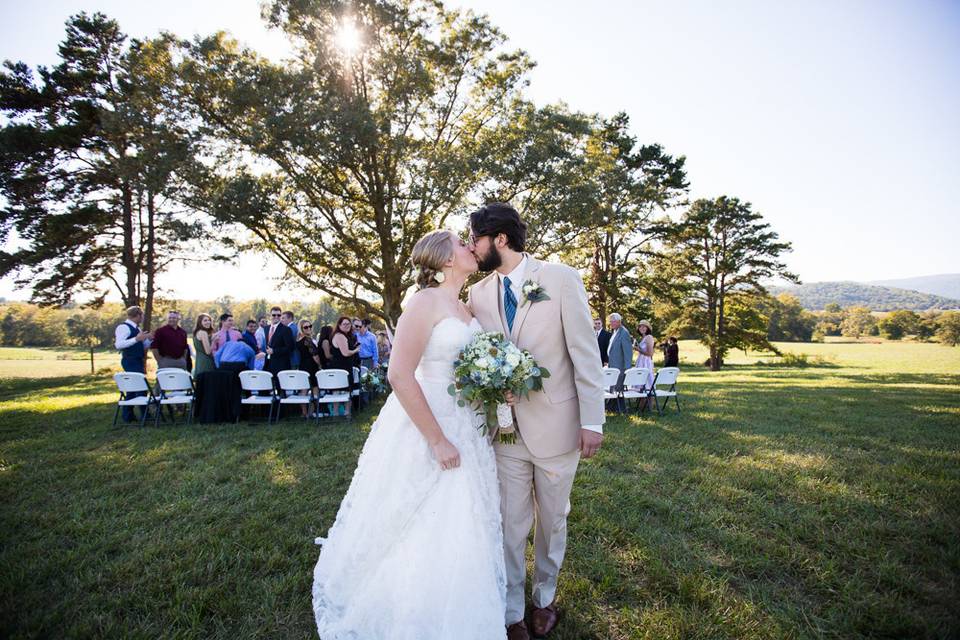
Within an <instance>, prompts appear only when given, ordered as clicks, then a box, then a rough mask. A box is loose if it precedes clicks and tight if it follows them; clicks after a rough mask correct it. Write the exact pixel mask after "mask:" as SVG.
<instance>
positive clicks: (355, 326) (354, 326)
mask: <svg viewBox="0 0 960 640" xmlns="http://www.w3.org/2000/svg"><path fill="white" fill-rule="evenodd" d="M361 327H363V325H362V324H355V325H353V328H354V329H360V328H361Z"/></svg>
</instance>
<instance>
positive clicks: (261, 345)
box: [256, 316, 270, 353]
mask: <svg viewBox="0 0 960 640" xmlns="http://www.w3.org/2000/svg"><path fill="white" fill-rule="evenodd" d="M257 324H258V325H259V326H258V327H257V331H256V336H257V348H258V349H259V350H260V351H263V352H264V353H266V351H267V329H269V328H270V321H269V320H268V319H267V318H266V316H260V317H259V318H257Z"/></svg>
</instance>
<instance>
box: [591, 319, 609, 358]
mask: <svg viewBox="0 0 960 640" xmlns="http://www.w3.org/2000/svg"><path fill="white" fill-rule="evenodd" d="M593 331H594V333H596V334H597V347H599V348H600V363H601V364H602V365H603V366H607V362H609V361H610V357H609V356H608V355H607V350H608V349H609V348H610V332H609V331H607V330H606V329H604V328H603V320H601V319H600V318H594V319H593Z"/></svg>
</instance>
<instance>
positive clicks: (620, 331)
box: [607, 313, 633, 411]
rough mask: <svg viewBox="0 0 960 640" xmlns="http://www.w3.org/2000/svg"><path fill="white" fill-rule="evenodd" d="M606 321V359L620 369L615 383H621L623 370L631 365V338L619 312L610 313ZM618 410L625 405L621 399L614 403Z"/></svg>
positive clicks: (621, 409)
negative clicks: (607, 338)
mask: <svg viewBox="0 0 960 640" xmlns="http://www.w3.org/2000/svg"><path fill="white" fill-rule="evenodd" d="M607 323H608V324H609V325H610V332H611V333H610V344H609V346H608V347H607V361H608V362H609V365H608V366H610V367H613V368H614V369H619V370H620V378H619V379H618V380H617V385H618V386H619V385H621V384H623V372H624V371H626V370H627V369H629V368H630V367H632V366H633V340H631V338H630V332H629V331H627V328H626V327H624V326H623V317H622V316H621V315H620V314H619V313H611V314H610V315H609V316H608V317H607ZM610 404H616V406H617V410H618V411H623V410H624V409H625V408H626V407H625V406H624V403H623V401H622V400H618V401H617V402H616V403H613V402H612V401H611V402H610Z"/></svg>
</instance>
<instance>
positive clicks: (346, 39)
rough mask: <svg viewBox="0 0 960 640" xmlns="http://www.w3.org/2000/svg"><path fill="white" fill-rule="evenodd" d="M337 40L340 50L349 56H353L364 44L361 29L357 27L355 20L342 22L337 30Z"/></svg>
mask: <svg viewBox="0 0 960 640" xmlns="http://www.w3.org/2000/svg"><path fill="white" fill-rule="evenodd" d="M335 42H336V44H337V48H338V49H340V51H342V52H343V53H345V54H346V55H348V56H353V55H354V54H355V53H356V52H357V51H359V50H360V47H361V45H362V44H363V39H362V38H361V36H360V31H359V30H358V29H357V27H356V25H355V24H354V23H353V21H352V20H344V21H343V22H341V23H340V28H339V29H338V30H337V34H336V36H335Z"/></svg>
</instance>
